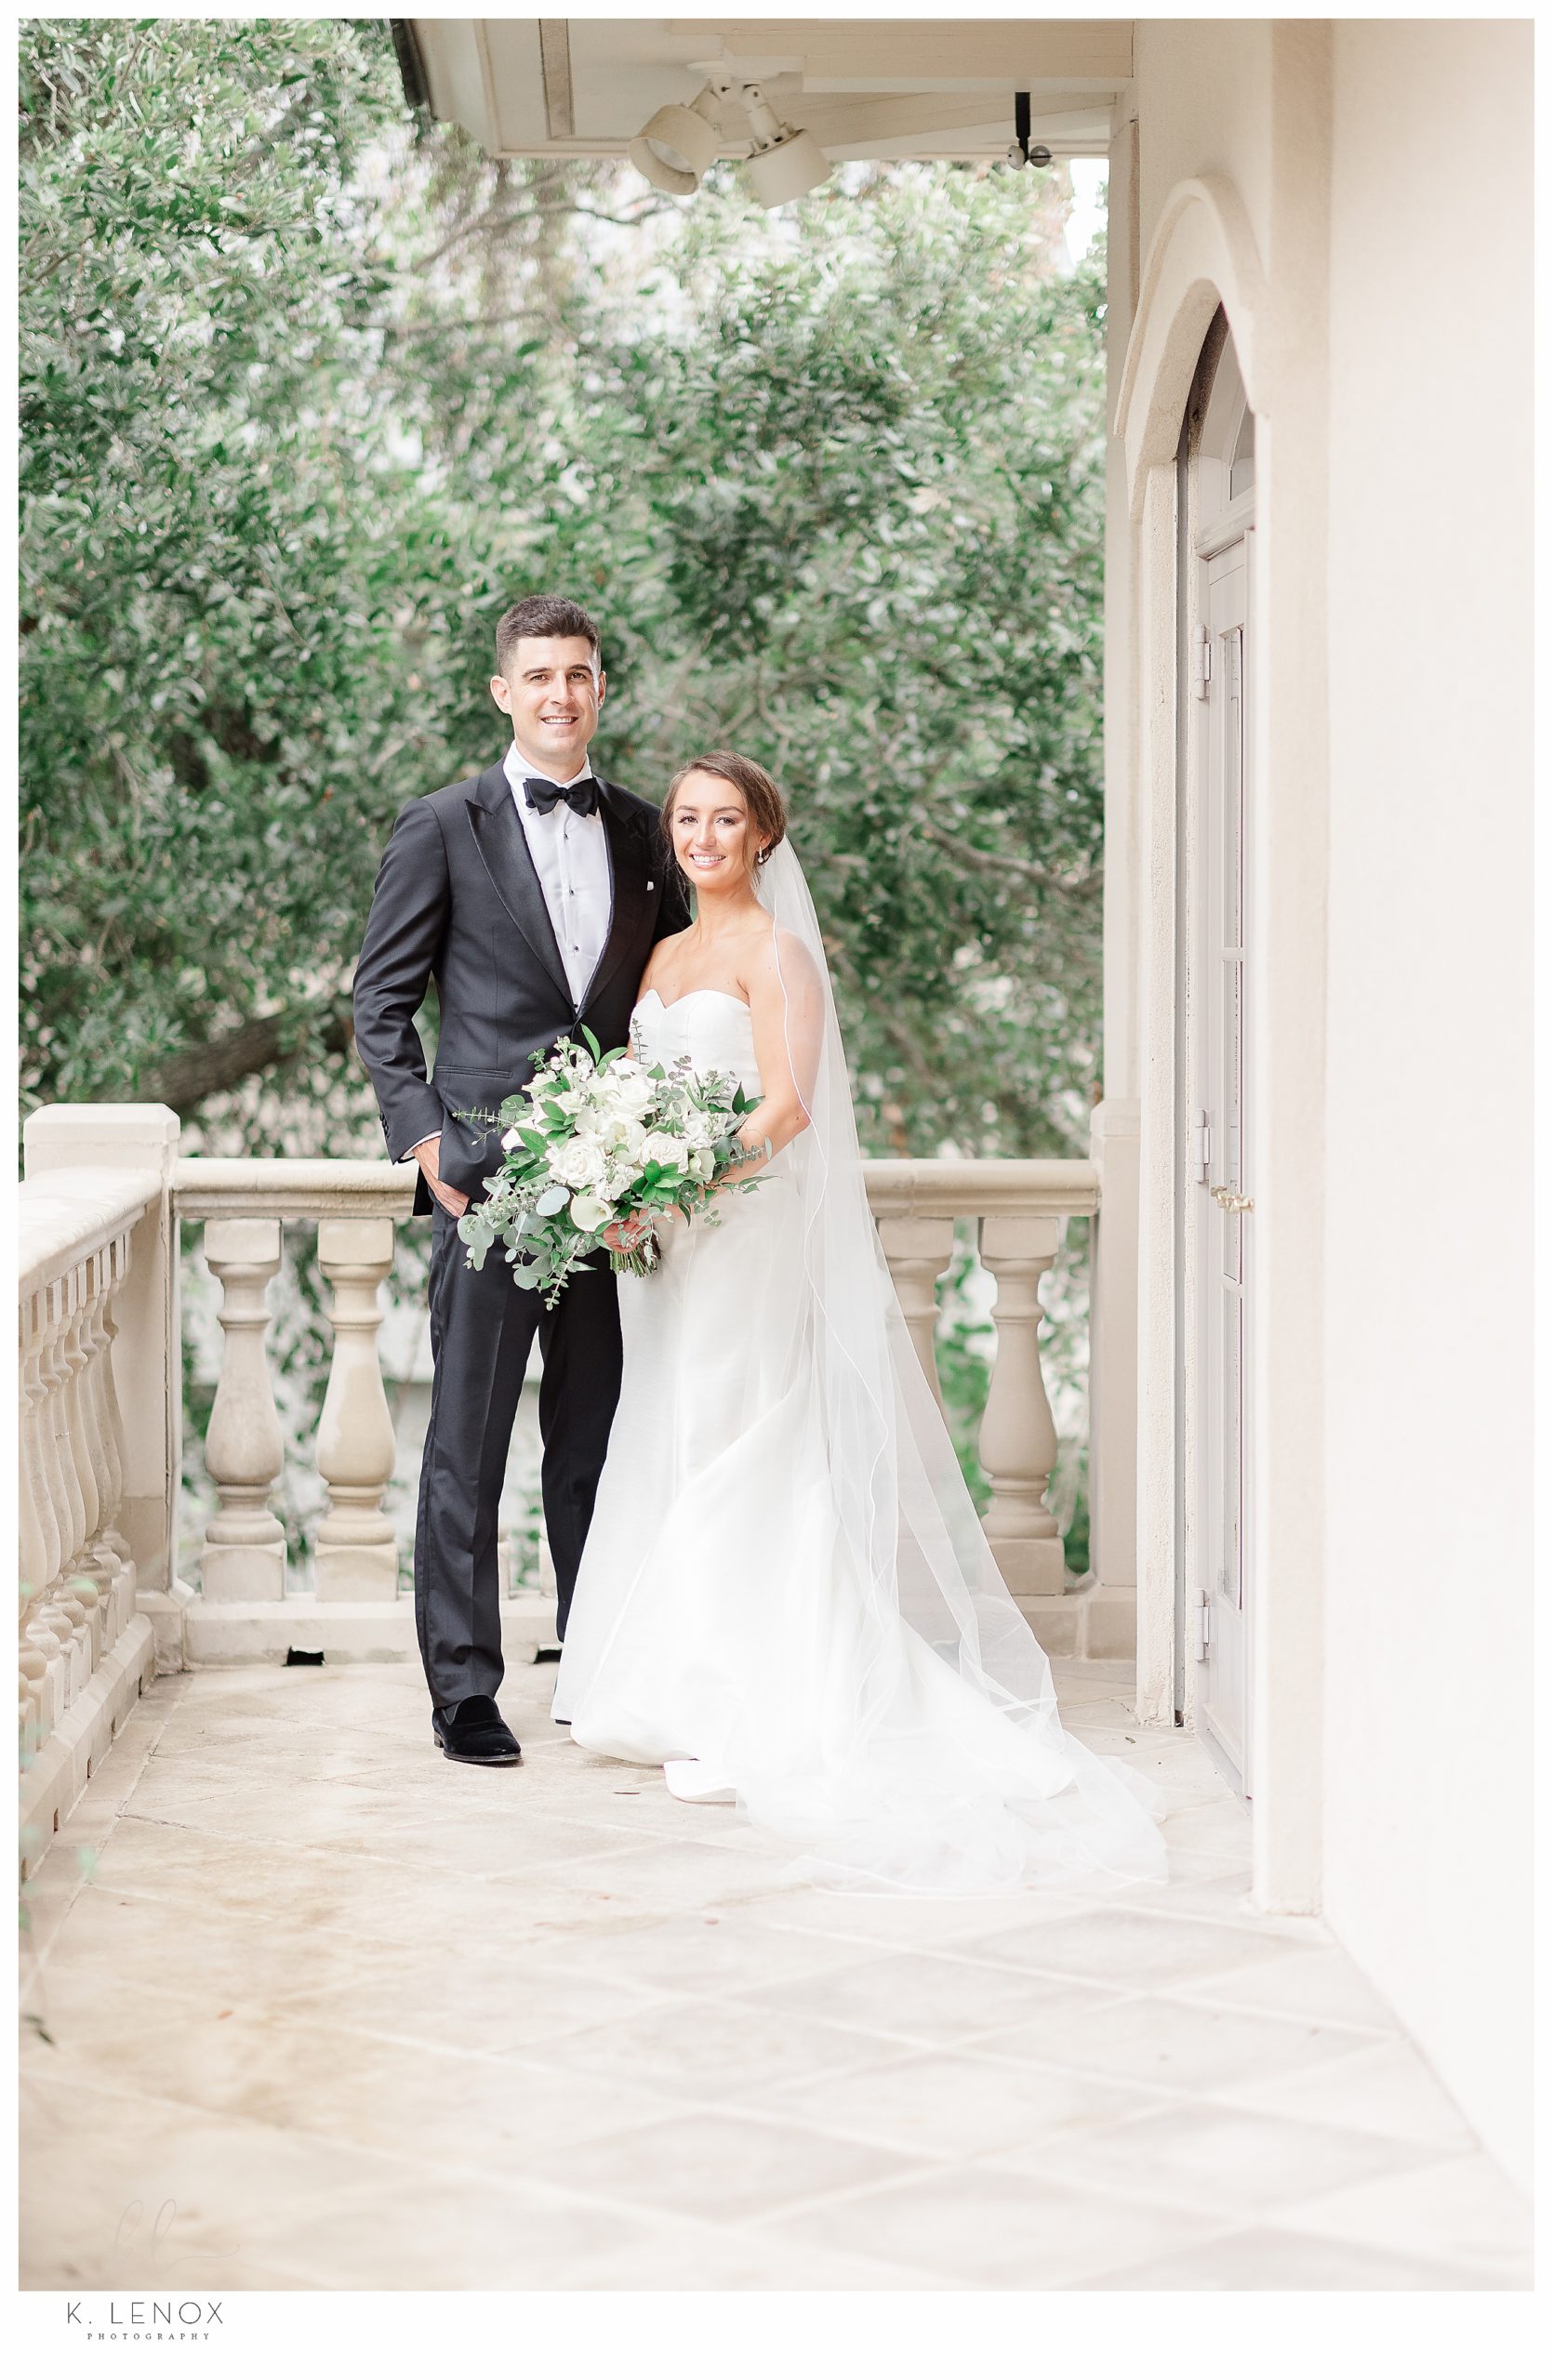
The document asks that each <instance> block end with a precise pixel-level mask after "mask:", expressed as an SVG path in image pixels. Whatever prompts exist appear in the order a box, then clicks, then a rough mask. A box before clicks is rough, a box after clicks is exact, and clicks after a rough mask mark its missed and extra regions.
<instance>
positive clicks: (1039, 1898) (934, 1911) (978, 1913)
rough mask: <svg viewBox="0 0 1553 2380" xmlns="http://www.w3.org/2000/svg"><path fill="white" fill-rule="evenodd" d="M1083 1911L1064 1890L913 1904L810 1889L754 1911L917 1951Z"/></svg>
mask: <svg viewBox="0 0 1553 2380" xmlns="http://www.w3.org/2000/svg"><path fill="white" fill-rule="evenodd" d="M1085 1906H1087V1904H1086V1903H1085V1901H1083V1900H1082V1898H1081V1897H1078V1896H1077V1895H1075V1894H1074V1893H1072V1892H1070V1891H1064V1892H1058V1891H1056V1890H1055V1889H1054V1888H1048V1887H1044V1886H1042V1887H1037V1888H1035V1889H1032V1890H1031V1891H1029V1892H1019V1893H997V1894H990V1895H988V1896H986V1897H976V1898H975V1899H972V1898H971V1897H968V1896H967V1897H964V1898H954V1899H944V1900H917V1899H914V1898H904V1897H896V1895H894V1894H890V1893H836V1892H830V1891H828V1890H823V1889H817V1888H816V1889H813V1890H809V1891H803V1892H798V1893H794V1894H790V1895H789V1896H788V1897H787V1898H786V1900H785V1901H784V1902H782V1904H781V1905H780V1906H776V1905H775V1904H774V1905H773V1907H772V1908H770V1909H769V1910H763V1911H759V1914H760V1915H761V1916H762V1917H763V1919H764V1922H765V1923H766V1924H771V1925H776V1926H780V1927H783V1928H787V1927H792V1928H796V1929H798V1930H799V1931H801V1932H803V1933H813V1934H830V1935H832V1936H834V1937H836V1938H837V1939H838V1940H842V1941H853V1942H873V1943H878V1942H896V1943H906V1944H909V1945H911V1946H913V1947H915V1948H916V1949H919V1950H947V1949H949V1948H951V1947H952V1946H953V1945H954V1944H955V1943H957V1942H959V1941H961V1940H973V1939H976V1938H977V1937H983V1936H986V1935H988V1934H992V1933H999V1932H1001V1931H1002V1928H1003V1927H1004V1926H1015V1925H1028V1924H1031V1923H1032V1921H1033V1920H1034V1919H1035V1918H1036V1917H1037V1916H1038V1915H1039V1917H1040V1918H1042V1920H1044V1919H1047V1918H1055V1917H1056V1916H1058V1915H1062V1916H1068V1915H1070V1914H1071V1913H1072V1912H1073V1911H1075V1910H1077V1909H1082V1908H1084V1907H1085Z"/></svg>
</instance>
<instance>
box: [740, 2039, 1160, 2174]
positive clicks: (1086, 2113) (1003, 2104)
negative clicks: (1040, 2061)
mask: <svg viewBox="0 0 1553 2380" xmlns="http://www.w3.org/2000/svg"><path fill="white" fill-rule="evenodd" d="M1141 2096H1143V2095H1141V2094H1140V2092H1139V2090H1138V2088H1137V2086H1136V2085H1135V2084H1133V2083H1126V2084H1123V2083H1103V2082H1101V2081H1099V2080H1098V2079H1097V2078H1096V2077H1095V2076H1094V2075H1088V2074H1084V2075H1076V2074H1065V2073H1062V2072H1061V2071H1060V2070H1058V2069H1056V2068H1053V2067H1047V2068H1039V2067H1023V2068H1020V2067H1013V2066H1009V2065H1008V2064H1006V2063H1005V2062H1004V2061H1002V2060H1001V2059H992V2058H979V2057H976V2056H962V2055H959V2054H958V2053H956V2052H954V2051H952V2050H933V2051H925V2052H923V2053H921V2054H918V2055H916V2056H909V2057H896V2058H894V2059H892V2060H891V2061H890V2062H889V2063H888V2064H885V2065H878V2066H869V2067H864V2068H861V2069H856V2071H853V2072H849V2073H842V2074H820V2075H811V2076H808V2077H806V2078H805V2079H804V2080H803V2081H802V2082H791V2081H789V2080H787V2079H786V2078H784V2079H782V2080H780V2081H778V2082H776V2083H768V2084H766V2085H765V2086H764V2087H763V2088H762V2089H761V2090H758V2091H752V2092H750V2093H747V2094H746V2095H744V2096H743V2097H742V2098H741V2099H740V2102H739V2104H740V2106H741V2107H744V2108H750V2109H753V2110H754V2111H755V2112H756V2113H757V2114H766V2115H775V2116H780V2117H783V2118H785V2119H786V2120H787V2121H789V2122H794V2123H808V2124H815V2125H818V2126H820V2127H821V2128H823V2129H824V2130H826V2131H829V2132H843V2133H847V2134H849V2135H852V2136H853V2137H854V2138H855V2139H859V2140H871V2141H874V2142H876V2143H877V2144H878V2146H879V2147H881V2148H883V2149H900V2150H904V2151H906V2152H908V2153H909V2154H914V2155H917V2156H920V2157H924V2158H940V2159H943V2158H949V2159H962V2158H976V2157H986V2156H989V2155H992V2154H994V2153H996V2152H997V2151H999V2150H1001V2149H1017V2148H1022V2147H1025V2146H1028V2145H1029V2144H1031V2143H1034V2142H1039V2141H1048V2140H1050V2139H1051V2138H1052V2136H1053V2135H1055V2134H1059V2133H1061V2134H1066V2133H1069V2132H1082V2131H1086V2130H1088V2129H1089V2128H1091V2127H1093V2126H1096V2125H1102V2124H1109V2123H1119V2122H1122V2121H1124V2120H1126V2119H1128V2118H1131V2117H1134V2116H1135V2115H1136V2114H1137V2112H1138V2107H1139V2101H1140V2097H1141ZM1148 2104H1150V2105H1152V2104H1153V2098H1152V2095H1149V2099H1148Z"/></svg>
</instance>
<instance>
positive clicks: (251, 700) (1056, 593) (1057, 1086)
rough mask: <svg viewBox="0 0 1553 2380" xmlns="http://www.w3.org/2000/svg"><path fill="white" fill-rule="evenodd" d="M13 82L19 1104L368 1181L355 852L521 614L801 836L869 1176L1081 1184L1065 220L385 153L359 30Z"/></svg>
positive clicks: (995, 198) (642, 718)
mask: <svg viewBox="0 0 1553 2380" xmlns="http://www.w3.org/2000/svg"><path fill="white" fill-rule="evenodd" d="M21 48H22V84H21V100H22V112H21V165H22V195H21V239H22V253H21V268H20V277H21V380H22V400H23V419H22V434H23V444H22V465H21V473H22V477H21V499H22V563H23V574H24V576H23V590H22V598H21V601H22V631H23V633H22V662H21V691H22V718H21V760H22V798H21V826H22V840H23V853H24V856H23V967H24V972H23V1059H22V1066H23V1072H22V1082H23V1091H24V1094H25V1096H26V1098H27V1101H28V1103H29V1104H33V1103H35V1102H37V1101H40V1100H44V1099H58V1098H124V1097H141V1098H144V1097H148V1096H163V1097H167V1098H169V1099H170V1100H171V1102H172V1104H176V1105H178V1106H179V1108H180V1110H181V1111H182V1112H183V1113H184V1114H186V1115H188V1116H191V1117H193V1118H195V1120H196V1121H205V1122H206V1123H208V1121H209V1119H210V1118H212V1117H219V1116H220V1115H221V1114H222V1113H223V1110H225V1111H227V1112H229V1114H230V1115H232V1117H234V1118H235V1121H234V1123H233V1124H232V1129H233V1130H235V1131H236V1132H237V1133H238V1135H239V1137H240V1138H242V1139H244V1140H246V1143H247V1144H249V1145H251V1146H253V1147H255V1148H256V1149H257V1148H261V1147H264V1146H266V1145H270V1146H272V1145H274V1138H273V1135H274V1123H273V1113H274V1102H275V1099H276V1097H277V1096H279V1095H280V1094H284V1093H287V1092H289V1093H290V1094H292V1096H293V1098H294V1099H295V1098H297V1097H298V1096H299V1095H300V1096H301V1102H302V1104H301V1107H300V1113H301V1114H302V1116H303V1117H304V1123H303V1125H302V1128H301V1129H302V1135H303V1140H304V1142H307V1143H308V1144H310V1145H312V1147H313V1148H314V1149H315V1150H316V1151H317V1153H319V1154H328V1153H344V1152H345V1151H347V1150H349V1149H352V1148H355V1149H370V1148H374V1147H376V1145H377V1136H376V1125H375V1122H374V1120H373V1104H372V1101H371V1099H370V1095H369V1094H368V1093H367V1091H366V1090H365V1083H364V1081H363V1080H362V1078H361V1076H360V1072H359V1068H358V1067H357V1066H356V1062H355V1061H354V1059H353V1057H352V1055H351V1053H350V1051H349V1048H348V1039H347V1027H346V1022H345V995H346V993H347V990H348V985H349V981H350V973H351V969H352V963H353V960H354V956H355V952H356V948H357V945H358V944H359V940H360V935H361V931H362V926H363V923H364V920H365V912H366V906H367V902H368V899H369V897H370V891H371V883H372V878H373V874H374V871H375V867H376V864H377V858H378V852H379V851H380V848H381V845H382V842H383V840H384V839H385V837H386V834H387V831H388V827H389V825H390V822H391V821H392V817H393V814H394V813H395V811H396V809H397V808H398V807H399V805H400V803H401V802H402V801H403V800H405V799H407V798H409V797H410V796H412V795H414V794H417V793H420V792H424V791H426V790H428V789H429V788H430V787H431V786H433V785H437V784H442V783H445V782H446V781H448V779H450V778H451V777H453V776H456V775H458V774H465V773H467V772H468V771H469V770H471V769H472V768H475V767H478V766H480V765H482V764H483V763H484V761H486V760H490V759H492V758H494V757H495V755H496V753H497V752H498V749H499V748H500V737H499V734H498V721H497V719H496V715H495V713H494V711H493V710H492V709H491V707H490V704H489V700H488V696H487V694H486V692H485V681H486V679H487V677H488V675H489V672H490V669H491V667H492V661H491V656H490V650H489V646H490V630H491V627H492V625H493V623H494V620H495V618H496V616H497V615H498V613H499V611H500V610H501V608H502V607H503V605H504V604H505V603H506V602H508V601H510V600H511V598H512V596H514V595H515V594H517V593H519V592H523V591H530V590H533V589H535V588H557V589H562V590H566V591H573V592H576V593H577V594H578V595H579V596H580V597H581V599H582V600H583V601H584V602H587V603H588V604H589V605H590V608H591V609H593V610H594V611H595V613H596V614H597V615H598V616H599V618H600V620H601V623H602V625H603V627H604V636H605V659H606V663H607V665H608V667H609V670H610V679H611V695H610V701H609V704H608V706H607V708H606V711H605V718H604V732H601V737H600V744H599V751H598V758H599V760H601V762H602V764H603V765H604V767H605V769H606V770H607V771H608V772H609V773H610V774H615V775H617V776H618V777H620V778H621V779H622V780H623V781H624V782H625V783H627V784H628V785H630V786H631V787H633V788H634V789H636V790H638V791H640V792H642V793H644V794H645V795H647V796H649V797H651V798H658V797H660V795H661V791H662V788H663V787H664V785H665V783H666V781H667V777H668V775H669V773H670V770H671V769H672V768H673V767H674V766H675V765H677V764H678V763H679V762H680V761H681V760H684V759H685V758H687V757H689V756H690V755H691V754H692V753H693V752H695V751H697V750H698V749H703V748H705V747H708V746H709V745H712V744H726V743H732V744H734V745H736V746H738V747H742V748H744V749H746V750H748V751H750V752H751V753H753V754H754V755H755V756H756V757H757V758H759V759H760V760H763V761H764V762H765V763H766V764H767V765H768V766H770V767H772V768H773V769H774V770H775V772H776V774H777V775H778V777H779V778H780V779H781V781H782V782H783V783H784V785H785V786H786V787H788V789H789V791H790V797H791V800H792V804H793V819H794V825H793V832H794V840H795V842H796V843H797V845H798V848H799V849H800V851H801V853H802V854H803V857H804V859H805V861H806V862H807V864H808V866H809V868H810V873H811V878H812V880H813V882H814V884H815V889H816V899H817V901H818V903H819V906H820V908H821V914H822V919H823V921H824V924H825V928H826V932H827V935H828V938H829V941H830V950H831V955H832V959H833V963H834V967H835V971H836V976H837V983H838V988H839V995H840V998H841V1000H842V1003H843V1025H844V1027H845V1030H846V1034H847V1038H848V1044H849V1048H850V1051H851V1053H852V1056H853V1060H854V1064H855V1068H856V1078H857V1084H858V1090H859V1097H860V1103H861V1113H862V1118H863V1123H864V1129H865V1131H866V1133H867V1135H868V1137H869V1140H870V1142H871V1144H873V1145H874V1146H875V1147H876V1148H878V1149H880V1150H881V1151H887V1150H891V1149H895V1150H901V1151H918V1152H921V1153H923V1154H931V1153H933V1152H934V1151H936V1150H937V1149H939V1148H941V1147H943V1146H945V1145H946V1144H952V1145H954V1146H957V1147H959V1148H962V1149H963V1150H966V1151H972V1150H981V1151H993V1150H1002V1151H1006V1152H1010V1153H1013V1152H1042V1151H1045V1152H1050V1153H1054V1154H1056V1153H1062V1152H1065V1151H1072V1150H1075V1149H1079V1148H1082V1145H1083V1139H1082V1135H1083V1121H1084V1115H1085V1111H1086V1109H1087V1106H1088V1104H1089V1101H1090V1098H1091V1096H1092V1095H1093V1087H1094V1082H1095V1076H1096V1073H1097V1069H1098V1061H1097V1051H1098V1033H1099V1019H1098V1009H1099V1000H1098V959H1099V941H1100V900H1099V892H1100V837H1101V795H1100V747H1099V690H1100V592H1101V503H1102V495H1101V469H1100V465H1101V438H1102V422H1103V355H1102V334H1103V282H1102V280H1101V278H1100V277H1099V274H1098V272H1097V271H1096V270H1095V269H1094V267H1092V266H1090V267H1086V268H1084V269H1082V270H1080V271H1077V272H1073V273H1065V272H1062V271H1058V270H1056V268H1055V238H1056V234H1057V231H1058V229H1059V226H1060V219H1061V207H1062V197H1063V193H1062V189H1061V186H1060V182H1059V180H1058V179H1057V178H1055V177H1054V176H1050V175H1048V176H1037V175H1031V174H1019V175H1013V174H1008V173H1005V172H1001V171H996V170H994V171H989V172H982V171H973V170H966V169H960V168H955V167H947V166H945V167H928V166H908V167H888V168H878V169H867V170H861V169H853V170H852V171H850V172H849V173H848V174H847V175H846V176H845V177H844V178H843V179H839V180H838V181H837V182H834V183H832V184H831V185H830V186H829V187H828V188H827V189H826V190H824V191H822V192H817V193H816V194H815V195H814V196H813V197H812V198H810V199H808V200H806V201H805V202H803V205H802V206H801V207H799V208H797V209H796V210H787V211H784V213H783V214H782V215H781V216H779V217H776V218H768V217H765V216H763V214H761V212H760V210H758V209H757V208H755V207H754V206H753V205H751V203H750V201H749V199H748V198H747V196H746V195H745V193H744V192H743V190H742V186H741V183H740V180H739V178H738V176H737V171H735V170H733V169H729V170H727V171H724V172H720V173H719V175H718V176H717V177H716V178H714V181H713V184H712V186H711V187H710V188H709V189H707V190H705V191H703V192H701V193H700V194H698V195H697V198H696V199H695V200H694V201H693V202H687V203H685V204H684V205H681V204H678V203H670V204H666V203H664V202H661V201H658V200H657V199H656V198H653V197H651V196H650V195H647V194H644V192H643V190H642V186H641V185H640V184H639V183H637V182H636V181H635V180H634V178H633V177H631V176H630V174H629V173H627V172H626V171H624V170H623V169H620V168H617V167H615V166H612V165H569V164H557V163H551V162H548V161H547V162H542V163H536V164H534V165H493V164H491V163H489V162H488V161H486V160H485V159H484V158H483V157H481V156H480V155H479V153H478V152H476V151H474V150H473V149H472V147H471V144H470V143H469V142H468V141H466V140H465V139H463V138H462V136H460V135H458V133H457V132H455V131H451V130H448V129H446V128H438V129H436V130H433V131H426V130H424V129H423V130H422V131H421V132H420V133H418V134H417V133H415V132H413V131H412V128H411V126H409V124H408V121H407V118H406V115H405V108H404V103H403V99H402V96H401V93H400V91H399V87H398V81H397V74H396V72H395V68H394V65H393V61H392V52H391V50H390V47H389V45H388V39H387V34H386V32H385V30H384V28H383V27H382V26H381V25H380V24H378V23H374V22H371V21H367V20H360V21H354V22H340V21H337V20H307V21H302V20H287V21H278V22H270V23H254V24H239V23H223V22H221V21H219V20H148V21H142V22H139V23H134V24H131V23H128V22H123V21H114V20H92V21H89V22H81V23H73V22H58V21H51V22H40V21H37V20H33V21H32V22H29V23H27V24H24V25H23V27H22V36H21ZM306 1119H311V1120H306ZM310 1136H311V1137H310ZM290 1145H293V1146H295V1145H297V1144H296V1142H295V1140H293V1141H292V1142H291V1143H290Z"/></svg>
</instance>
